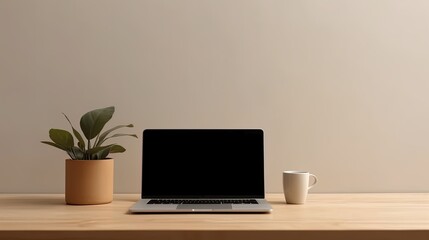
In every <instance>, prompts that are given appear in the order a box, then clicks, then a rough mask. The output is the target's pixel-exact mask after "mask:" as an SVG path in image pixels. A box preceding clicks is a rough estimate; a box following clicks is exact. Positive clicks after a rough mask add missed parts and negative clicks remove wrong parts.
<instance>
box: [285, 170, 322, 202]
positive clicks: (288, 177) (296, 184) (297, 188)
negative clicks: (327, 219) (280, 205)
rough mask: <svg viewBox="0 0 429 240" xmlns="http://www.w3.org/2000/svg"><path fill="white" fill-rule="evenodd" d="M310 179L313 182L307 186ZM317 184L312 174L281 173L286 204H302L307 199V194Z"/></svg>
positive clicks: (301, 172)
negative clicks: (311, 178)
mask: <svg viewBox="0 0 429 240" xmlns="http://www.w3.org/2000/svg"><path fill="white" fill-rule="evenodd" d="M310 177H313V178H314V182H313V183H312V184H311V185H309V182H310ZM316 183H317V177H316V175H314V174H311V173H309V172H305V171H284V172H283V192H284V195H285V199H286V203H292V204H303V203H305V200H306V199H307V193H308V190H309V189H310V188H312V187H313V186H314V185H315V184H316Z"/></svg>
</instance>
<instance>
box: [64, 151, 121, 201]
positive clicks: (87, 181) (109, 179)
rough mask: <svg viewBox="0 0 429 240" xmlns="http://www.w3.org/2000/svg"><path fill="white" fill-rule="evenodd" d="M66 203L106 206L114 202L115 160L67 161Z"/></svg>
mask: <svg viewBox="0 0 429 240" xmlns="http://www.w3.org/2000/svg"><path fill="white" fill-rule="evenodd" d="M65 195H66V203H67V204H105V203H110V202H112V200H113V159H105V160H71V159H66V194H65Z"/></svg>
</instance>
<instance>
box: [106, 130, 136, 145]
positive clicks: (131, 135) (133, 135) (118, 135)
mask: <svg viewBox="0 0 429 240" xmlns="http://www.w3.org/2000/svg"><path fill="white" fill-rule="evenodd" d="M123 136H130V137H135V138H138V137H137V135H135V134H125V133H118V134H114V135H112V136H111V137H108V138H105V139H104V140H103V141H102V142H100V145H101V144H102V143H103V142H104V141H106V140H107V139H110V138H114V137H123Z"/></svg>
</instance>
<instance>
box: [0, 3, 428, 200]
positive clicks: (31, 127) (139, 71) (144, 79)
mask: <svg viewBox="0 0 429 240" xmlns="http://www.w3.org/2000/svg"><path fill="white" fill-rule="evenodd" d="M428 12H429V1H425V0H422V1H418V0H412V1H405V0H404V1H399V0H397V1H394V0H389V1H387V0H386V1H382V0H377V1H374V0H359V1H357V0H349V1H344V0H331V1H321V0H314V1H304V0H296V1H280V0H278V1H274V0H270V1H267V0H259V1H251V0H238V1H237V0H235V1H234V0H216V1H215V0H213V1H208V0H206V1H201V0H194V1H192V0H181V1H176V0H170V1H159V0H153V1H4V0H0V84H1V85H0V109H1V117H0V130H1V137H0V150H1V158H0V159H1V160H0V192H62V191H63V189H64V186H63V185H64V158H65V157H66V155H65V154H64V153H62V152H60V151H57V150H56V149H53V148H50V147H48V146H45V145H42V144H41V143H39V141H40V140H46V139H48V129H49V128H51V127H55V128H68V123H67V122H66V121H65V119H63V117H62V115H61V112H65V113H67V114H68V115H69V116H70V118H71V119H72V121H73V122H76V123H77V122H78V120H79V118H80V116H81V114H83V113H84V112H86V111H88V110H91V109H93V108H99V107H105V106H110V105H115V106H116V107H117V112H116V115H115V116H114V118H113V120H112V122H111V125H117V124H124V123H134V124H135V125H136V128H135V129H134V132H137V133H138V134H139V135H141V131H142V130H143V129H145V128H263V129H265V136H266V146H265V147H266V182H267V183H266V186H267V191H268V192H280V191H281V172H282V170H285V169H306V170H309V171H311V172H313V173H315V174H317V175H318V176H319V178H320V184H319V185H318V186H317V187H316V188H315V189H314V192H375V191H380V192H391V191H394V192H411V191H417V192H420V191H426V192H427V191H429V184H428V182H429V175H428V174H427V172H428V171H427V169H428V168H429V147H428V146H429V94H428V92H429V66H428V64H429V44H428V43H429V24H428V23H429V14H428ZM119 142H120V143H122V144H123V145H124V146H126V147H127V149H128V151H127V152H126V153H124V154H122V155H117V156H116V159H117V162H116V169H115V171H116V181H115V187H116V191H117V192H138V191H139V187H140V175H141V173H140V164H141V147H140V146H141V139H139V140H135V139H122V140H119ZM243 171H245V169H243Z"/></svg>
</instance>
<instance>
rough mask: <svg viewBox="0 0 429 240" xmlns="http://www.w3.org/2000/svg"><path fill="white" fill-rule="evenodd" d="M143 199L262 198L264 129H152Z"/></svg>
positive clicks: (146, 138) (147, 142)
mask: <svg viewBox="0 0 429 240" xmlns="http://www.w3.org/2000/svg"><path fill="white" fill-rule="evenodd" d="M142 176H143V177H142V198H243V197H244V198H263V197H264V195H265V190H264V142H263V131H262V130H259V129H240V130H235V129H228V130H221V129H210V130H209V129H204V130H203V129H193V130H187V129H175V130H168V129H162V130H160V129H148V130H145V131H144V132H143V173H142Z"/></svg>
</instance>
